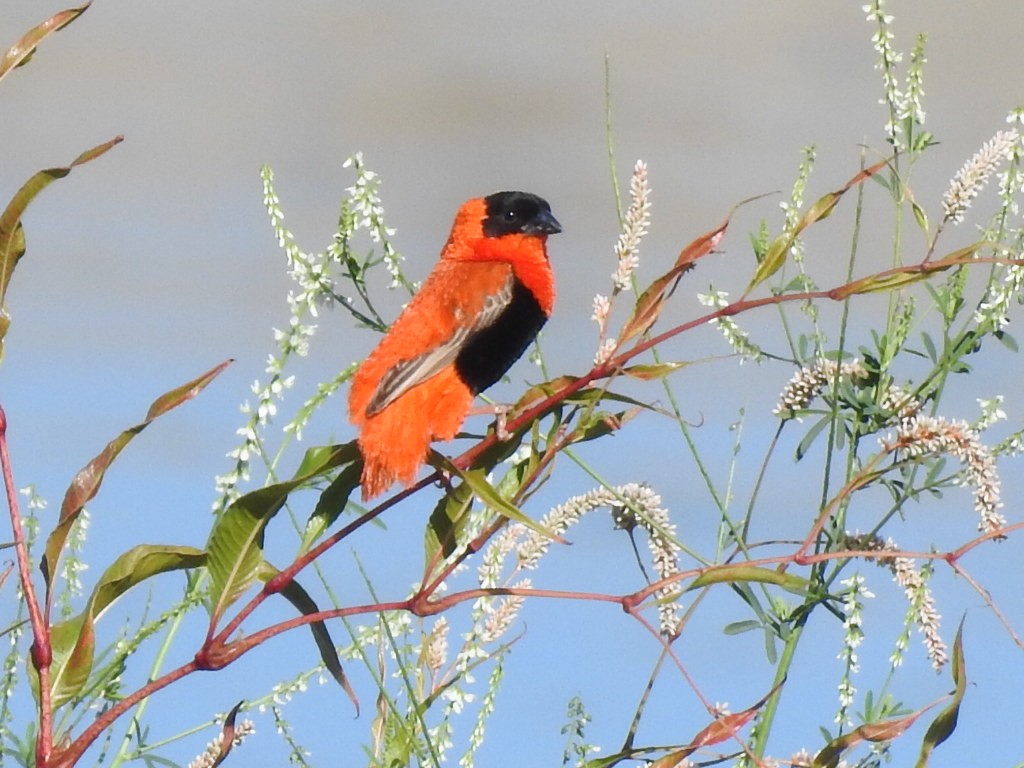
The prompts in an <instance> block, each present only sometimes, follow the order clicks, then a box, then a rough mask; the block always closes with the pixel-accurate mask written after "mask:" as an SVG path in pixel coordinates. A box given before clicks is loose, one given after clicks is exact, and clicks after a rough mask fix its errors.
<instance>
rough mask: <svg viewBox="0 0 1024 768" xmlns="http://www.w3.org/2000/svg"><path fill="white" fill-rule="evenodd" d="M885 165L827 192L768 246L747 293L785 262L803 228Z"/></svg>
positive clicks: (878, 164) (819, 217) (866, 171)
mask: <svg viewBox="0 0 1024 768" xmlns="http://www.w3.org/2000/svg"><path fill="white" fill-rule="evenodd" d="M888 162H889V161H888V160H881V161H879V162H877V163H875V164H874V165H872V166H871V167H869V168H865V169H864V170H863V171H860V172H859V173H858V174H857V175H856V176H854V177H853V178H852V179H850V180H849V181H848V182H846V184H844V185H843V186H842V187H840V188H839V189H837V190H836V191H834V192H829V193H828V194H826V195H823V196H821V197H820V198H818V199H817V200H815V201H814V203H812V204H811V206H810V207H809V208H808V209H807V212H806V213H805V214H804V215H803V216H802V217H801V218H800V221H798V222H797V223H796V225H795V226H794V227H793V229H792V230H790V231H789V232H784V233H782V234H781V235H779V236H778V237H776V238H775V239H774V240H773V241H772V242H771V244H770V245H769V246H768V250H767V251H766V252H765V255H764V258H763V259H761V261H760V263H759V264H758V265H757V269H755V270H754V276H753V277H752V278H751V279H750V285H748V286H747V290H746V293H750V291H752V290H753V289H754V288H756V287H757V286H758V285H760V284H761V283H763V282H764V281H765V280H767V279H768V278H769V277H771V276H772V275H774V274H775V273H776V272H778V271H779V269H780V268H781V267H782V265H783V264H784V263H785V261H786V257H787V256H788V255H789V251H790V249H791V248H792V247H793V243H795V242H796V239H797V238H798V237H800V234H801V233H802V232H803V231H804V230H805V229H807V228H808V227H809V226H811V225H812V224H814V223H816V222H819V221H821V220H822V219H826V218H828V216H829V214H831V213H832V211H833V210H834V209H835V207H836V205H838V204H839V201H840V200H841V199H842V197H843V195H845V194H846V193H847V192H849V191H850V189H852V188H853V187H855V186H856V185H858V184H860V183H862V182H863V181H864V180H865V179H868V178H870V177H871V176H873V175H874V174H876V173H878V171H880V170H881V169H882V168H884V167H885V165H886V164H887V163H888Z"/></svg>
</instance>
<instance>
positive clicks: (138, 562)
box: [35, 544, 206, 707]
mask: <svg viewBox="0 0 1024 768" xmlns="http://www.w3.org/2000/svg"><path fill="white" fill-rule="evenodd" d="M205 562H206V553H204V552H203V551H202V550H199V549H196V548H194V547H179V546H170V545H166V546H165V545H155V544H143V545H140V546H138V547H135V548H133V549H130V550H128V551H127V552H125V553H124V554H123V555H121V556H120V557H118V558H117V560H115V561H114V562H113V564H112V565H111V566H110V567H109V568H107V570H106V571H104V572H103V575H102V576H101V577H100V580H99V581H98V582H97V583H96V586H95V587H94V588H93V591H92V595H91V596H90V597H89V601H88V602H87V603H86V607H85V610H83V611H82V613H80V614H79V615H77V616H75V617H74V618H71V619H68V620H67V621H62V622H60V623H59V624H55V625H54V626H53V628H52V630H51V645H52V648H53V663H52V664H51V666H50V691H51V696H52V699H53V702H54V703H53V706H54V707H59V706H61V705H62V704H64V703H66V702H68V701H69V700H71V699H73V698H74V697H75V696H77V695H78V694H79V693H80V692H81V690H82V688H84V687H85V684H86V683H87V682H88V680H89V675H90V674H91V673H92V665H93V655H94V653H95V644H96V634H95V623H96V620H97V619H98V618H99V617H100V615H102V613H103V611H104V610H106V609H107V607H109V606H110V604H111V603H113V602H114V601H115V600H117V599H118V598H119V597H121V595H123V594H125V593H126V592H127V591H128V590H129V589H131V588H132V587H134V586H136V585H137V584H140V583H141V582H143V581H145V580H146V579H148V578H150V577H152V576H157V575H159V574H162V573H168V572H170V571H177V570H182V569H186V568H199V567H201V566H202V565H204V564H205ZM35 685H36V686H38V681H36V682H35Z"/></svg>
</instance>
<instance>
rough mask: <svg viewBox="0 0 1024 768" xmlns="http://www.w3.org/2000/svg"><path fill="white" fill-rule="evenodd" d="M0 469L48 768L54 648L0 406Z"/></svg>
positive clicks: (41, 759) (39, 750)
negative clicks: (28, 629)
mask: <svg viewBox="0 0 1024 768" xmlns="http://www.w3.org/2000/svg"><path fill="white" fill-rule="evenodd" d="M0 466H2V469H3V475H4V488H5V490H6V491H7V508H8V510H10V513H11V535H12V536H13V537H14V550H15V553H16V556H17V559H18V579H19V580H20V582H21V591H22V593H23V594H24V595H25V604H26V605H27V606H28V615H29V621H30V622H31V624H32V637H33V642H32V666H34V667H35V669H36V672H37V673H38V675H39V732H38V733H37V734H36V763H37V764H38V765H40V766H45V765H49V761H50V754H51V752H52V751H53V706H52V701H51V698H50V663H51V662H52V661H53V649H52V647H51V646H50V628H49V626H48V625H47V622H46V618H45V617H44V615H43V611H42V609H41V607H40V605H39V599H38V597H37V596H36V588H35V585H34V584H33V583H32V565H31V561H30V558H29V553H28V546H27V545H26V544H25V534H24V531H23V530H22V527H21V510H20V508H19V506H18V489H17V488H16V487H15V483H14V472H13V470H12V469H11V456H10V452H9V450H8V447H7V414H6V413H5V412H4V409H3V407H2V406H0Z"/></svg>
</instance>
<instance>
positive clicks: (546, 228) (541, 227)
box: [524, 211, 562, 235]
mask: <svg viewBox="0 0 1024 768" xmlns="http://www.w3.org/2000/svg"><path fill="white" fill-rule="evenodd" d="M561 231H562V225H561V224H559V223H558V219H556V218H555V217H554V216H552V215H551V211H541V212H540V213H538V214H537V215H536V216H534V217H533V220H532V221H530V223H529V224H527V225H526V228H525V229H524V232H525V233H526V234H528V235H557V234H558V233H559V232H561Z"/></svg>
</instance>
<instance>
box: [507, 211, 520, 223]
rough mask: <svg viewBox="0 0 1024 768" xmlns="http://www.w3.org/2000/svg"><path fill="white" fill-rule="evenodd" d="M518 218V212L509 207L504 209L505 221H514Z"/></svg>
mask: <svg viewBox="0 0 1024 768" xmlns="http://www.w3.org/2000/svg"><path fill="white" fill-rule="evenodd" d="M518 218H519V214H518V213H517V212H516V211H514V210H511V209H509V210H507V211H505V221H508V222H513V221H516V220H517V219H518Z"/></svg>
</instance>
